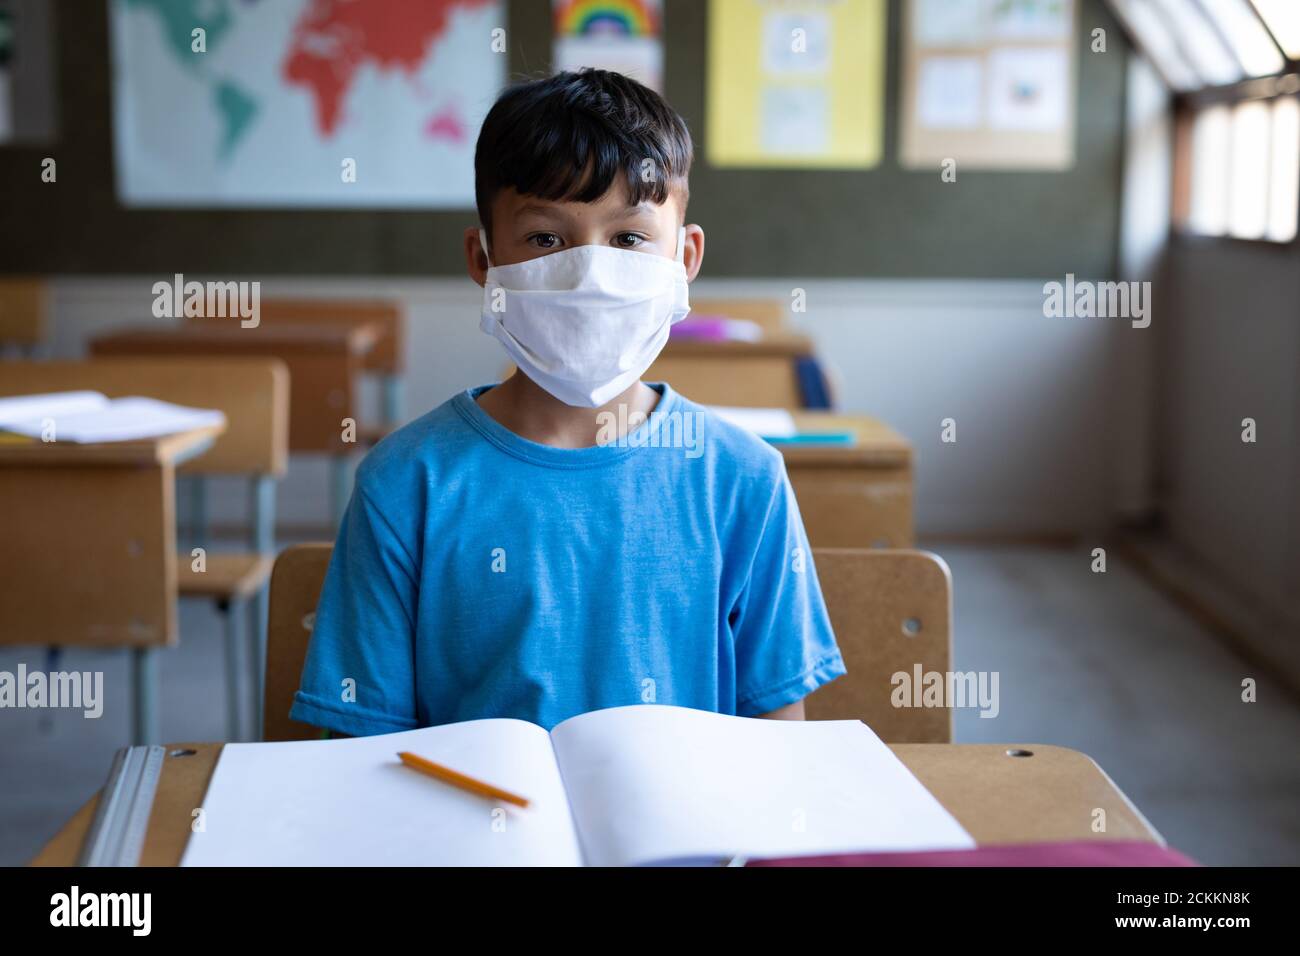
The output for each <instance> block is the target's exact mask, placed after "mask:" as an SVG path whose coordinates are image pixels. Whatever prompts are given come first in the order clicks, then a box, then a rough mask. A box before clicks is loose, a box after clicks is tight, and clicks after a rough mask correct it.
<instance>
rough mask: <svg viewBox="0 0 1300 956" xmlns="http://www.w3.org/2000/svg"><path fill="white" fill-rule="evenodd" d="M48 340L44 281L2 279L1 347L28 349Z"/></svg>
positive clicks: (0, 290)
mask: <svg viewBox="0 0 1300 956" xmlns="http://www.w3.org/2000/svg"><path fill="white" fill-rule="evenodd" d="M44 338H45V283H44V281H42V280H40V279H25V278H0V346H4V345H18V346H21V347H22V348H24V349H28V348H32V347H34V346H37V345H40V344H41V342H42V341H43V340H44Z"/></svg>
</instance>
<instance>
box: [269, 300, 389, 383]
mask: <svg viewBox="0 0 1300 956" xmlns="http://www.w3.org/2000/svg"><path fill="white" fill-rule="evenodd" d="M258 318H259V320H260V321H262V322H271V323H275V322H307V323H311V322H319V323H327V324H328V323H341V324H356V325H374V326H377V327H378V328H379V330H380V334H379V338H378V340H377V341H376V342H375V345H374V348H372V349H370V350H369V351H368V352H366V355H365V358H364V359H363V360H362V365H363V367H365V368H367V369H370V370H371V371H375V372H382V373H387V374H394V375H395V374H397V373H399V372H401V371H402V360H403V337H404V335H405V332H404V328H403V326H404V323H403V320H402V307H401V304H400V303H397V302H389V301H385V300H382V299H263V300H262V301H261V305H260V308H259V311H258Z"/></svg>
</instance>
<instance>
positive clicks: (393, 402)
mask: <svg viewBox="0 0 1300 956" xmlns="http://www.w3.org/2000/svg"><path fill="white" fill-rule="evenodd" d="M381 388H382V389H383V405H384V424H385V425H388V426H389V427H390V428H396V427H397V426H398V425H400V424H401V423H402V379H401V378H400V377H399V376H397V375H385V376H384V378H383V383H382V385H381Z"/></svg>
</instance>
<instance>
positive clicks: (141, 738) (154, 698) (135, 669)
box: [131, 647, 159, 747]
mask: <svg viewBox="0 0 1300 956" xmlns="http://www.w3.org/2000/svg"><path fill="white" fill-rule="evenodd" d="M131 671H132V673H131V678H132V679H131V687H132V695H133V696H132V702H131V703H132V707H131V741H132V743H134V744H135V745H136V746H137V747H138V746H141V745H143V744H156V743H158V742H159V734H158V648H156V647H134V648H132V649H131Z"/></svg>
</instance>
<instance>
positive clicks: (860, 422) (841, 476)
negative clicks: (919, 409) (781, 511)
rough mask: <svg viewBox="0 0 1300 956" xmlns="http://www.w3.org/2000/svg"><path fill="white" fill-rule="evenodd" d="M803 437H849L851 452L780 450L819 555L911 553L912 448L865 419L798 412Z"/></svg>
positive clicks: (834, 447) (836, 448) (825, 447)
mask: <svg viewBox="0 0 1300 956" xmlns="http://www.w3.org/2000/svg"><path fill="white" fill-rule="evenodd" d="M793 415H794V422H795V427H796V428H798V430H799V432H800V433H801V434H804V433H817V432H831V433H843V432H849V433H852V435H853V436H854V439H855V441H854V444H853V445H778V447H779V448H780V449H781V454H782V455H783V456H784V457H785V465H786V471H787V472H788V473H789V475H790V484H791V485H792V486H793V487H794V493H795V498H796V499H798V502H799V511H800V514H801V515H802V517H803V522H804V528H805V529H806V530H807V532H808V541H809V543H810V544H812V546H813V547H814V548H910V547H912V546H913V543H914V542H913V527H912V446H911V445H910V444H909V443H908V441H907V439H906V438H904V437H903V436H902V435H900V434H898V433H897V432H896V431H894V430H893V429H892V428H890V427H889V426H888V425H886V424H884V423H883V422H880V421H877V420H876V419H874V418H869V417H867V416H866V415H839V414H835V413H833V412H811V411H805V412H794V413H793Z"/></svg>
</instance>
